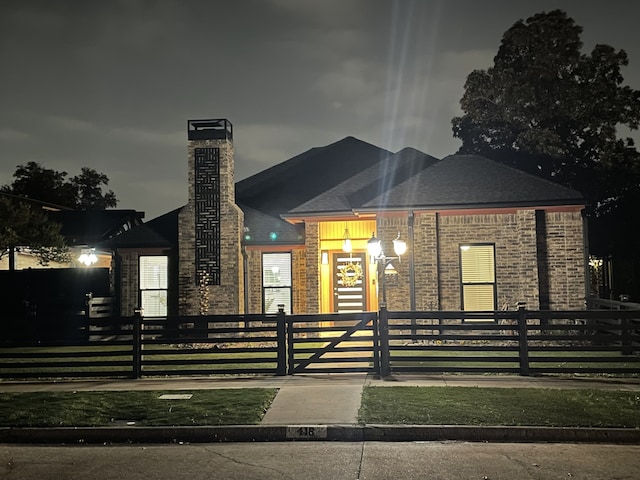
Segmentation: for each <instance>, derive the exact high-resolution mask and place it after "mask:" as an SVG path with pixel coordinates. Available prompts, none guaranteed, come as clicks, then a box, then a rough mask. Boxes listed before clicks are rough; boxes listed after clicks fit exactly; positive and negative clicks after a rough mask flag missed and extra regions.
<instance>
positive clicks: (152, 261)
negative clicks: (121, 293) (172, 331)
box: [140, 256, 169, 317]
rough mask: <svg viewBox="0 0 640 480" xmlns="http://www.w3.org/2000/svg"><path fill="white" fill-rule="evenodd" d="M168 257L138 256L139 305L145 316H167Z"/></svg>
mask: <svg viewBox="0 0 640 480" xmlns="http://www.w3.org/2000/svg"><path fill="white" fill-rule="evenodd" d="M168 264H169V261H168V258H167V257H165V256H144V257H140V306H141V307H142V309H143V315H144V316H145V317H166V316H167V288H168Z"/></svg>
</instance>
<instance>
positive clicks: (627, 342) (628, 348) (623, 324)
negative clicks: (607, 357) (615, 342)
mask: <svg viewBox="0 0 640 480" xmlns="http://www.w3.org/2000/svg"><path fill="white" fill-rule="evenodd" d="M620 336H621V337H622V341H621V342H620V343H621V346H622V350H621V352H620V353H622V355H631V354H632V353H633V348H632V345H631V319H629V318H624V317H623V318H621V319H620Z"/></svg>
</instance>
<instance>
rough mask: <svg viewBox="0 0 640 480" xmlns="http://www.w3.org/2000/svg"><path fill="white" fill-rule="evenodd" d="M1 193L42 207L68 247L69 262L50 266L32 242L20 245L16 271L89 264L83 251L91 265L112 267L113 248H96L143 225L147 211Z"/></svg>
mask: <svg viewBox="0 0 640 480" xmlns="http://www.w3.org/2000/svg"><path fill="white" fill-rule="evenodd" d="M0 195H3V196H6V197H9V198H11V199H12V200H13V201H20V202H25V203H28V204H29V205H31V207H32V208H37V209H41V210H42V211H43V212H44V213H46V214H47V216H48V217H49V218H50V219H51V220H52V221H54V222H56V223H58V224H60V226H61V229H60V233H61V234H62V236H63V237H64V238H65V240H66V243H67V245H68V246H69V261H68V262H64V263H58V262H51V263H49V264H48V265H41V264H40V263H39V261H38V258H37V257H36V256H35V255H33V253H32V252H31V250H30V248H29V245H17V246H16V248H15V251H14V252H13V255H14V263H15V269H16V270H25V269H29V268H38V269H43V268H76V267H80V268H82V267H86V266H88V265H86V264H85V263H83V261H81V260H80V257H81V256H82V254H83V253H84V254H85V257H83V260H85V259H86V263H88V264H89V265H92V266H94V267H95V266H99V267H105V268H110V267H111V257H112V255H111V251H110V250H106V251H103V250H100V249H99V248H96V247H97V246H98V245H100V244H102V243H103V242H105V241H107V240H109V239H111V238H114V237H116V236H118V235H120V234H121V233H123V232H126V231H128V230H131V229H132V228H134V227H137V226H139V225H142V224H143V218H144V213H143V212H138V211H136V210H118V209H109V210H71V209H69V208H66V207H60V206H59V205H54V204H50V203H46V202H40V201H37V200H33V199H30V198H25V197H18V196H16V195H10V194H7V193H4V192H0ZM9 255H10V253H6V254H5V255H3V258H2V259H0V271H1V270H8V269H9V258H8V257H9Z"/></svg>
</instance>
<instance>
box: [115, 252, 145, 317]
mask: <svg viewBox="0 0 640 480" xmlns="http://www.w3.org/2000/svg"><path fill="white" fill-rule="evenodd" d="M138 260H139V254H138V252H131V251H128V252H127V251H124V252H119V253H118V262H119V271H120V315H122V316H124V317H131V316H133V315H134V313H135V310H136V309H137V308H139V307H140V299H139V298H138V290H139V276H138V264H139V262H138Z"/></svg>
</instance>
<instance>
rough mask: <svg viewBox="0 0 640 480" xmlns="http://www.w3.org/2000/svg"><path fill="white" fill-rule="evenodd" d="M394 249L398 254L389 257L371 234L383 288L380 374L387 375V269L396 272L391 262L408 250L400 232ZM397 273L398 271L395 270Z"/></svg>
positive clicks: (369, 243)
mask: <svg viewBox="0 0 640 480" xmlns="http://www.w3.org/2000/svg"><path fill="white" fill-rule="evenodd" d="M393 251H394V252H395V254H396V255H397V256H395V257H387V256H386V255H385V254H384V250H382V242H380V240H379V239H377V238H376V236H375V234H374V233H372V234H371V238H370V239H369V240H368V241H367V252H368V253H369V255H370V257H371V261H372V262H376V263H377V272H378V284H379V285H380V286H381V288H382V302H380V303H379V309H380V315H379V319H378V335H379V342H380V343H379V345H380V375H381V376H382V377H387V376H389V375H390V374H391V358H390V352H389V317H388V314H387V279H386V276H387V271H388V270H389V269H391V270H393V271H394V272H395V269H394V268H393V265H391V262H392V261H393V260H398V263H400V262H401V256H402V255H403V254H404V253H406V251H407V242H405V241H404V240H401V239H400V232H398V236H397V237H396V238H395V239H394V240H393ZM395 273H397V272H395Z"/></svg>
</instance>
